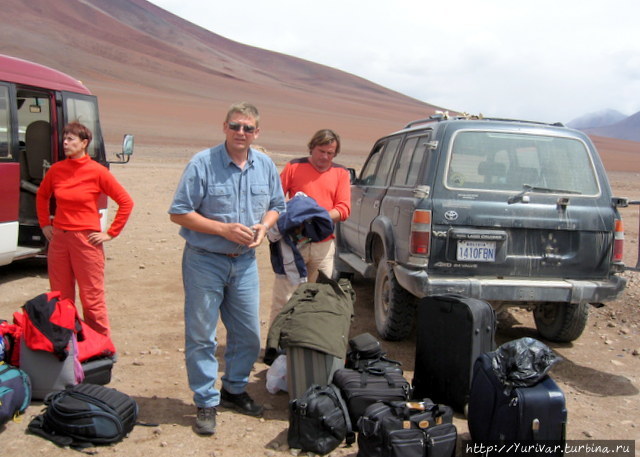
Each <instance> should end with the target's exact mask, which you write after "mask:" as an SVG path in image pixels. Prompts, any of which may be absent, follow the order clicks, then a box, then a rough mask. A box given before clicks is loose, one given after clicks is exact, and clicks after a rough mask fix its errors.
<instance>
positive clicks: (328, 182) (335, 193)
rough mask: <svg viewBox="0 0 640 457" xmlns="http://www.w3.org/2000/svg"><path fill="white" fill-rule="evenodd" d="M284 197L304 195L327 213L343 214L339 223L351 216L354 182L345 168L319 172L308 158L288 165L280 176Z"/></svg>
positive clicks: (339, 167) (339, 166)
mask: <svg viewBox="0 0 640 457" xmlns="http://www.w3.org/2000/svg"><path fill="white" fill-rule="evenodd" d="M280 181H281V182H282V190H283V191H284V195H285V197H288V198H292V197H293V196H294V195H295V194H296V193H297V192H300V191H302V192H304V193H305V194H307V195H308V196H309V197H312V198H313V199H314V200H315V201H316V202H317V203H318V205H320V206H322V207H323V208H324V209H326V210H327V211H331V210H332V209H335V210H337V211H338V212H339V213H340V220H342V221H344V220H346V219H347V218H348V217H349V215H350V214H351V183H350V176H349V171H348V170H347V169H346V168H345V167H343V166H342V165H338V164H335V163H334V164H333V165H332V167H331V168H329V169H328V170H327V171H325V172H322V173H321V172H319V171H318V170H316V169H315V168H314V167H313V165H311V163H309V159H308V158H307V157H304V158H301V159H294V160H292V161H290V162H288V163H287V164H286V165H285V166H284V169H283V170H282V172H281V173H280Z"/></svg>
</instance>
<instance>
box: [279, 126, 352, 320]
mask: <svg viewBox="0 0 640 457" xmlns="http://www.w3.org/2000/svg"><path fill="white" fill-rule="evenodd" d="M308 148H309V156H308V157H302V158H299V159H294V160H292V161H290V162H288V163H287V164H286V165H285V167H284V169H283V170H282V172H281V173H280V181H281V182H282V189H283V191H284V195H285V197H287V198H289V199H291V198H293V197H294V196H295V195H296V193H298V192H304V193H305V194H306V195H308V196H309V197H312V198H313V199H314V200H315V201H316V203H318V205H319V206H321V207H322V208H324V209H326V210H327V211H328V213H329V216H330V217H331V219H332V220H333V221H334V222H338V221H344V220H346V219H347V218H348V217H349V214H350V213H351V180H350V175H349V171H348V170H347V169H346V168H345V167H343V166H342V165H338V164H336V163H334V162H333V159H334V158H335V157H336V156H337V155H338V154H339V153H340V137H339V136H338V135H337V134H336V133H335V132H334V131H332V130H329V129H322V130H318V131H317V132H316V133H315V134H314V135H313V137H312V138H311V140H310V141H309V144H308ZM334 238H335V235H333V234H332V235H331V236H329V237H327V238H326V239H324V240H322V241H319V242H311V241H309V240H304V239H303V240H301V241H300V242H299V243H298V245H297V248H298V250H299V251H300V254H301V255H302V258H303V259H304V262H305V265H306V267H307V278H308V281H309V282H315V281H316V279H317V278H318V273H319V272H320V271H322V272H323V273H324V274H325V275H326V276H327V277H329V278H330V277H331V276H332V274H333V257H334V254H335V243H334ZM298 285H299V283H293V282H292V281H290V280H289V279H288V278H287V277H286V276H284V275H276V278H275V282H274V285H273V301H272V305H271V320H272V321H273V319H274V318H275V316H276V315H277V314H278V313H279V312H280V310H281V309H282V308H283V306H284V305H285V304H286V303H287V302H288V301H289V299H290V298H291V295H292V294H293V292H294V291H295V290H296V288H297V287H298Z"/></svg>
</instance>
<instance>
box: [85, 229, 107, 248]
mask: <svg viewBox="0 0 640 457" xmlns="http://www.w3.org/2000/svg"><path fill="white" fill-rule="evenodd" d="M87 239H88V240H89V243H91V244H93V245H94V246H98V245H100V244H102V243H104V242H105V241H111V240H112V239H113V238H112V237H111V235H109V234H108V233H105V232H92V233H90V234H89V236H88V237H87Z"/></svg>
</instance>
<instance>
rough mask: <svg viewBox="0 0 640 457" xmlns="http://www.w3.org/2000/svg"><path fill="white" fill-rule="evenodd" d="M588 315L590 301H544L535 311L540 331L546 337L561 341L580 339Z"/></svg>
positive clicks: (537, 326)
mask: <svg viewBox="0 0 640 457" xmlns="http://www.w3.org/2000/svg"><path fill="white" fill-rule="evenodd" d="M588 317H589V304H588V303H582V304H579V303H543V304H540V305H538V306H537V307H536V309H535V310H534V311H533V318H534V321H535V323H536V328H537V329H538V332H540V334H541V335H542V336H543V337H544V338H546V339H548V340H550V341H557V342H560V343H568V342H570V341H574V340H576V339H578V337H579V336H580V335H582V332H583V331H584V329H585V327H586V325H587V318H588Z"/></svg>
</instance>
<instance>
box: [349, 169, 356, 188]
mask: <svg viewBox="0 0 640 457" xmlns="http://www.w3.org/2000/svg"><path fill="white" fill-rule="evenodd" d="M347 170H349V182H350V183H351V184H355V183H356V180H357V179H358V178H357V177H356V170H355V169H353V168H347Z"/></svg>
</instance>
